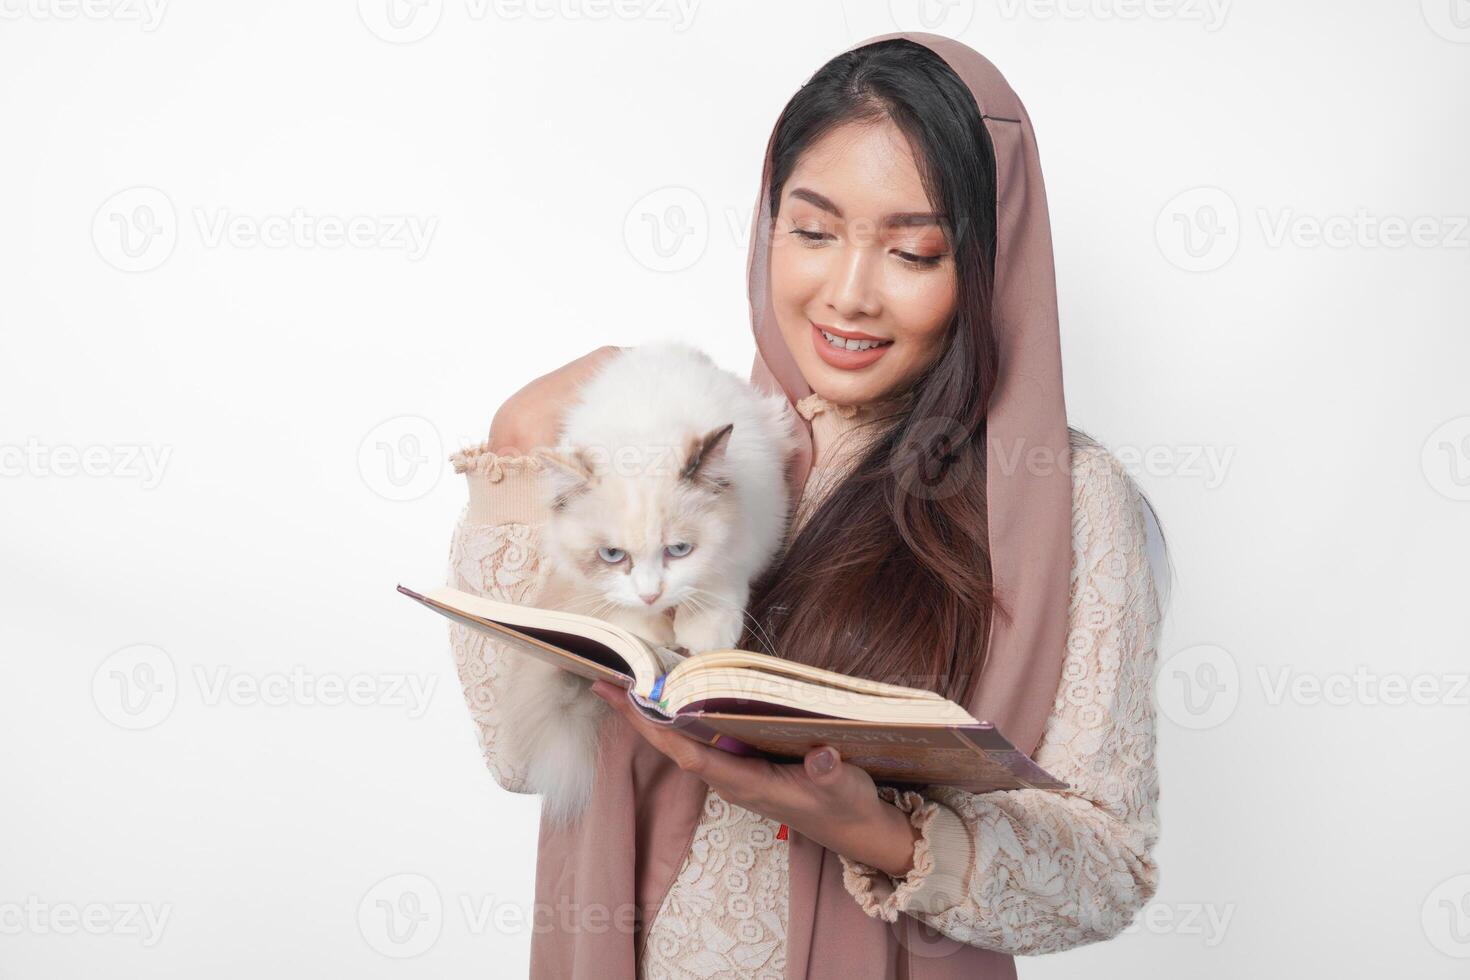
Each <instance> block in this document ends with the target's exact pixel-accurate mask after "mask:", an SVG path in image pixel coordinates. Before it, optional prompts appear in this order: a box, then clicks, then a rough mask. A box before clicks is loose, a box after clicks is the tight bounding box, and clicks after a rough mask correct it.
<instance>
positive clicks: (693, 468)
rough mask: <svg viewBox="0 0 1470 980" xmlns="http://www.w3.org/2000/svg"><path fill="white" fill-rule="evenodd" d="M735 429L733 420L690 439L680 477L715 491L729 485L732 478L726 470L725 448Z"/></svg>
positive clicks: (717, 491)
mask: <svg viewBox="0 0 1470 980" xmlns="http://www.w3.org/2000/svg"><path fill="white" fill-rule="evenodd" d="M734 430H735V423H733V422H731V423H730V424H728V425H724V426H721V427H720V428H718V429H712V430H710V431H709V432H706V433H705V434H704V435H702V436H695V437H693V438H692V439H690V440H689V446H688V448H687V449H686V450H685V453H684V466H683V468H681V469H680V471H679V479H681V480H687V481H688V482H690V483H697V484H700V485H702V486H705V487H707V488H709V489H711V490H713V491H714V492H715V493H719V492H720V491H721V490H724V489H726V488H727V487H729V486H730V479H729V477H728V476H727V474H726V471H725V449H726V448H727V447H728V446H729V444H730V433H731V432H733V431H734Z"/></svg>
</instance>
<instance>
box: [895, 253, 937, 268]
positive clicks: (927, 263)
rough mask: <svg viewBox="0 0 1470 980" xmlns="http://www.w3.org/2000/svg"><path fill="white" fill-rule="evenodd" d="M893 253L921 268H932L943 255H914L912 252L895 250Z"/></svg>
mask: <svg viewBox="0 0 1470 980" xmlns="http://www.w3.org/2000/svg"><path fill="white" fill-rule="evenodd" d="M893 254H895V255H897V256H898V257H899V258H901V259H903V260H904V261H905V262H907V263H908V264H909V265H916V266H918V267H919V268H921V269H932V268H934V267H935V266H936V265H938V264H939V263H940V262H942V261H944V255H943V254H940V255H915V254H913V253H912V252H899V251H895V252H894V253H893Z"/></svg>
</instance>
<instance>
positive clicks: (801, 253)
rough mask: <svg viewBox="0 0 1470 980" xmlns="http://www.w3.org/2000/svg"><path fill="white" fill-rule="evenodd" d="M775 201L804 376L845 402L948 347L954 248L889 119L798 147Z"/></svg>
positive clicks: (789, 323) (775, 254) (783, 289)
mask: <svg viewBox="0 0 1470 980" xmlns="http://www.w3.org/2000/svg"><path fill="white" fill-rule="evenodd" d="M779 207H780V210H779V211H778V213H777V215H776V223H775V229H774V230H773V233H772V237H771V298H772V303H773V304H774V306H775V311H776V322H777V324H778V326H779V327H780V329H781V336H782V337H783V338H784V339H785V341H786V345H787V347H789V348H790V349H791V352H792V354H793V355H794V356H795V358H796V363H797V366H798V367H800V368H801V373H802V375H803V376H804V377H805V378H806V381H807V384H809V385H810V386H811V388H812V390H813V391H815V392H816V393H817V394H819V395H821V396H822V397H823V398H826V399H827V400H828V401H832V402H836V403H838V404H846V405H861V404H866V403H869V402H874V401H880V400H882V399H884V398H886V397H888V396H890V395H893V394H896V393H897V392H898V391H899V390H900V389H901V388H903V387H904V386H905V385H907V384H908V383H909V382H911V381H913V380H914V379H915V378H916V377H918V375H919V374H920V373H922V372H923V371H924V369H925V368H927V367H928V366H929V365H930V364H931V363H933V362H934V360H935V359H936V358H937V357H938V356H939V354H940V352H941V351H942V350H943V349H944V342H945V338H946V336H947V327H948V326H949V321H950V317H951V316H952V315H953V313H954V308H955V302H956V297H955V281H956V280H955V267H954V256H953V255H952V254H951V252H950V245H949V242H948V241H947V240H946V238H945V235H944V232H943V230H942V229H941V226H940V224H939V221H938V219H937V218H936V216H935V215H934V214H933V213H932V211H933V207H932V205H931V204H930V202H929V198H928V196H927V195H926V194H925V193H924V186H923V183H922V181H921V180H920V178H919V170H918V167H917V166H916V165H915V163H914V158H913V155H912V153H911V152H910V150H909V146H908V141H907V140H906V139H905V138H904V136H903V133H902V132H901V131H900V130H899V129H898V127H897V126H895V125H894V124H893V123H892V122H890V121H887V120H885V121H884V122H882V123H850V124H848V125H844V126H840V127H838V128H837V129H834V130H833V131H832V132H830V133H828V134H827V135H826V136H824V137H823V138H822V139H820V140H818V141H817V142H815V143H813V144H812V145H811V146H809V147H808V148H807V149H806V151H805V152H804V153H803V154H802V155H801V157H800V158H799V160H798V161H797V164H796V167H795V169H793V170H792V172H791V176H790V177H789V178H788V179H787V181H786V186H785V187H784V188H783V189H782V191H781V200H780V202H779ZM827 335H833V336H834V337H835V338H842V339H841V340H838V341H837V343H834V341H833V340H832V339H829V338H828V336H827ZM872 341H876V342H877V346H872V347H868V349H865V350H855V349H853V348H855V347H864V346H867V344H868V343H869V342H872ZM838 343H840V344H841V345H842V346H841V347H840V348H839V347H838V346H837V344H838Z"/></svg>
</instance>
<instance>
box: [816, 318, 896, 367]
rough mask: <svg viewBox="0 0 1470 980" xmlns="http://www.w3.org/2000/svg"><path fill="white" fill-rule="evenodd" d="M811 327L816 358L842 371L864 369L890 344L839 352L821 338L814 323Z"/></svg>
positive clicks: (820, 331)
mask: <svg viewBox="0 0 1470 980" xmlns="http://www.w3.org/2000/svg"><path fill="white" fill-rule="evenodd" d="M808 322H810V321H808ZM811 327H812V346H813V347H815V348H816V349H817V356H818V357H820V358H821V359H822V360H824V361H826V362H827V363H828V364H830V365H832V366H833V367H835V368H840V369H841V370H843V371H856V370H857V369H858V368H865V367H867V366H868V365H869V364H872V363H873V362H874V361H876V360H877V359H878V358H880V357H882V356H883V355H884V354H885V353H887V352H888V348H890V347H892V346H893V344H892V343H887V344H884V345H883V346H881V347H869V348H868V349H867V350H839V349H838V348H836V347H833V346H832V345H831V344H829V343H827V338H826V337H823V336H822V330H821V328H820V327H818V326H817V325H816V324H815V323H813V324H812V325H811Z"/></svg>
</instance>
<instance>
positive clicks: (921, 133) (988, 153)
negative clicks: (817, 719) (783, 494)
mask: <svg viewBox="0 0 1470 980" xmlns="http://www.w3.org/2000/svg"><path fill="white" fill-rule="evenodd" d="M982 108H983V110H984V111H982ZM1002 205H1003V206H1002ZM1002 214H1003V215H1004V219H1005V220H1004V221H1002V220H1001V216H1002ZM751 243H752V244H751V256H750V263H749V267H748V274H749V285H750V300H751V309H752V314H753V320H754V322H753V326H754V330H755V338H756V343H757V348H758V354H757V358H756V363H755V370H754V372H753V375H752V380H753V381H755V382H757V383H758V384H760V385H761V386H763V387H765V388H767V389H768V390H773V391H781V392H783V393H784V395H785V396H786V397H787V398H788V399H789V400H790V401H791V403H792V404H793V405H794V406H795V408H796V410H797V413H798V414H799V415H800V417H801V419H802V420H804V424H805V427H804V429H803V432H802V433H801V435H802V436H804V437H808V438H805V439H804V440H803V442H804V447H803V448H804V449H806V450H809V451H810V454H809V456H807V455H802V456H799V457H798V459H797V465H796V466H795V467H794V468H793V471H792V482H793V490H795V491H797V498H796V499H797V511H796V517H795V519H794V522H793V525H792V527H791V529H790V530H789V532H788V534H787V535H786V540H785V541H784V542H783V544H784V548H782V549H781V551H780V553H779V554H778V556H777V558H776V560H775V562H774V564H773V565H772V567H770V568H769V569H768V570H767V571H766V572H765V574H764V575H762V576H761V578H760V579H759V580H758V581H757V583H756V584H755V586H754V589H753V592H752V597H751V601H750V605H749V610H748V612H749V618H748V622H747V625H746V628H745V632H744V634H743V635H742V636H741V637H740V641H739V643H738V644H737V645H738V646H740V647H743V648H745V649H749V650H758V651H765V652H769V653H772V654H774V655H777V656H780V657H784V658H786V659H788V660H793V661H798V662H802V663H807V664H812V665H815V666H819V667H825V668H828V669H831V670H834V671H837V672H840V673H844V674H848V675H853V676H861V677H868V678H872V679H876V680H884V681H891V682H897V683H902V684H908V685H910V686H916V687H925V688H929V689H930V690H933V691H936V692H938V693H940V694H942V695H944V696H946V697H949V698H950V699H952V700H954V701H957V702H959V703H961V704H964V705H965V706H966V707H967V709H968V710H969V711H970V713H971V714H972V715H974V716H975V717H977V718H984V719H986V720H987V721H990V722H993V723H995V724H997V725H998V726H999V727H1000V728H1001V729H1002V730H1003V731H1005V732H1006V733H1007V734H1008V735H1010V736H1011V737H1012V741H1013V742H1014V743H1015V744H1016V745H1017V746H1018V747H1020V748H1021V749H1022V750H1023V751H1027V752H1034V757H1035V758H1036V760H1037V762H1038V763H1040V764H1042V765H1043V766H1044V767H1046V768H1047V769H1048V770H1049V771H1051V772H1053V773H1054V774H1056V775H1058V776H1059V778H1061V779H1064V780H1066V781H1067V782H1069V783H1071V784H1072V786H1073V787H1074V791H1073V792H1072V793H1070V794H1067V795H1061V794H1056V793H1052V792H1049V791H1046V790H1039V789H1037V790H1019V791H1007V792H998V793H986V794H972V793H966V792H962V791H958V790H954V789H953V788H950V787H943V786H925V787H918V788H907V789H900V788H899V787H895V786H883V787H878V786H875V785H874V783H873V781H872V780H871V779H870V778H869V777H868V776H867V775H866V774H865V773H864V772H863V771H862V770H861V769H859V768H857V767H856V766H853V765H851V764H849V763H847V762H844V761H843V760H841V759H840V758H837V757H836V754H835V753H834V752H833V751H832V750H831V749H830V747H821V746H814V747H813V748H812V749H811V751H809V752H808V753H807V755H806V757H805V758H804V759H803V760H801V761H798V762H794V763H788V764H773V763H769V762H765V761H763V760H753V759H742V758H736V757H733V756H728V755H726V754H725V753H722V752H720V751H718V750H716V749H713V748H710V747H708V746H703V745H699V744H696V743H695V742H693V741H691V740H688V739H685V738H682V737H679V736H671V735H670V734H669V733H668V732H666V731H662V730H660V729H658V728H657V727H656V726H653V725H651V724H648V723H646V722H645V721H644V720H643V719H641V718H640V717H638V716H636V715H635V714H633V713H630V712H627V711H624V710H622V709H623V708H624V707H625V704H626V702H625V701H624V700H623V699H621V698H614V699H613V706H614V708H615V709H618V712H619V713H618V714H616V715H614V716H613V717H612V718H611V719H610V723H609V724H606V725H604V726H603V727H602V728H601V729H600V730H599V732H598V737H599V741H600V745H599V749H598V769H599V772H598V777H597V783H596V786H595V788H594V789H593V792H592V796H591V798H590V800H589V803H588V810H587V811H586V813H585V815H584V816H583V818H582V820H581V821H580V823H578V824H577V825H575V826H571V827H563V826H558V825H556V824H555V823H554V821H550V820H548V819H547V811H546V809H545V808H544V807H543V820H542V825H541V838H540V842H539V855H538V866H537V867H538V871H537V901H538V903H548V904H550V903H561V902H564V901H571V902H572V903H573V904H574V906H575V907H578V908H587V907H593V908H601V909H615V908H619V907H621V906H622V905H623V904H625V903H628V902H631V903H634V904H635V905H636V906H637V907H638V911H639V913H640V915H639V916H638V917H637V920H636V923H635V925H634V926H633V928H632V929H631V934H630V933H629V931H623V932H621V933H613V934H608V933H607V932H606V931H603V932H600V933H593V932H592V931H590V930H581V929H566V930H559V931H557V932H556V933H555V934H546V935H538V937H537V938H536V940H535V945H534V946H533V953H532V964H533V973H534V974H535V975H537V976H546V977H552V976H556V977H564V976H571V977H594V976H595V977H598V978H602V977H606V976H618V977H622V978H631V977H633V976H635V975H636V976H644V977H650V978H652V977H665V976H700V977H706V978H710V977H731V978H734V977H762V978H771V980H774V978H777V977H800V976H840V975H851V976H863V977H868V976H875V977H876V976H884V977H894V978H896V977H898V976H904V977H907V978H911V980H917V978H931V980H939V978H944V980H949V978H956V980H957V978H959V977H965V978H975V977H989V978H995V980H1003V978H1013V977H1014V976H1015V972H1014V967H1013V965H1012V963H1011V960H1010V958H1009V954H1019V953H1038V952H1047V951H1052V950H1060V949H1066V948H1070V947H1073V946H1077V945H1081V944H1082V943H1087V942H1095V941H1098V940H1101V939H1106V938H1108V937H1110V936H1112V935H1115V934H1116V933H1118V932H1119V931H1120V930H1121V929H1122V928H1123V927H1124V926H1125V925H1126V924H1127V923H1128V921H1129V920H1130V918H1131V917H1132V915H1133V914H1134V912H1135V911H1136V910H1137V909H1138V908H1139V907H1140V906H1141V905H1142V904H1143V902H1144V901H1146V900H1147V899H1148V897H1149V896H1151V895H1152V894H1153V892H1154V889H1155V888H1156V886H1157V869H1156V867H1155V865H1154V862H1153V859H1152V855H1151V852H1152V848H1153V845H1154V842H1155V841H1156V839H1157V834H1158V829H1157V828H1158V824H1157V816H1156V801H1157V779H1156V777H1155V770H1154V759H1153V738H1154V735H1153V711H1152V705H1151V702H1150V691H1151V688H1150V677H1151V672H1152V669H1153V666H1154V658H1155V633H1156V629H1157V625H1158V622H1159V614H1160V610H1159V605H1158V600H1157V596H1156V594H1155V591H1154V586H1153V580H1152V578H1151V575H1150V567H1149V562H1148V559H1147V557H1146V547H1147V546H1146V538H1147V535H1146V531H1145V527H1146V517H1145V515H1146V513H1147V510H1148V509H1147V506H1146V502H1145V501H1144V500H1143V498H1142V495H1141V494H1140V493H1139V492H1138V489H1137V487H1136V485H1135V484H1134V483H1133V482H1132V480H1131V479H1130V478H1129V477H1128V476H1127V474H1126V472H1125V471H1124V470H1123V469H1122V468H1121V466H1119V465H1118V464H1117V462H1116V460H1114V459H1113V457H1112V456H1111V455H1110V454H1109V453H1108V452H1107V450H1105V449H1103V448H1102V447H1101V446H1100V445H1099V444H1098V443H1097V442H1095V441H1093V440H1091V439H1089V438H1088V437H1086V436H1084V435H1082V434H1081V433H1079V432H1076V431H1069V428H1068V426H1067V420H1066V413H1065V406H1064V404H1063V397H1062V386H1061V359H1060V349H1059V338H1058V324H1057V319H1056V295H1055V284H1054V281H1053V279H1052V256H1051V237H1050V229H1049V227H1048V223H1047V211H1046V202H1045V196H1044V190H1043V185H1042V181H1041V175H1040V169H1039V164H1038V162H1037V160H1036V149H1035V143H1034V139H1033V137H1032V135H1031V132H1030V125H1029V120H1028V119H1027V117H1026V113H1025V110H1024V108H1022V106H1021V104H1020V101H1019V100H1018V99H1017V98H1016V96H1015V94H1014V93H1013V92H1012V91H1011V90H1010V88H1009V86H1008V85H1007V84H1006V82H1005V80H1004V79H1003V78H1002V77H1001V76H1000V73H999V72H998V71H996V70H995V68H994V66H992V65H990V63H989V62H987V61H986V60H985V59H983V58H981V57H980V56H979V55H978V54H976V53H975V52H974V51H971V50H970V49H969V48H966V47H965V46H964V45H962V44H959V43H957V42H954V41H950V40H948V39H944V38H939V37H935V36H933V35H903V36H898V37H888V38H879V39H876V40H875V41H874V42H871V43H866V44H863V45H859V46H858V47H857V48H855V49H853V50H851V51H848V52H845V53H843V54H841V55H839V56H837V57H836V58H833V59H832V60H831V61H829V62H828V63H827V64H826V65H824V66H823V67H822V68H821V69H820V70H819V71H818V72H817V73H816V74H815V75H813V76H812V78H811V79H810V80H809V81H808V82H807V83H806V84H805V85H804V86H802V88H801V90H800V91H799V92H797V93H796V95H795V96H793V98H792V99H791V100H790V102H789V103H788V104H787V106H786V108H785V109H784V110H783V112H782V113H781V116H780V118H779V119H778V120H777V123H776V127H775V130H774V132H773V133H772V135H771V138H770V141H769V142H768V144H767V155H766V160H765V166H764V169H763V174H762V184H761V189H760V193H759V197H758V209H757V215H756V218H755V225H754V234H753V235H752V239H751ZM1003 259H1004V261H1002V260H1003ZM599 356H605V352H604V354H603V355H597V354H594V355H589V358H590V359H591V360H592V361H595V360H597V359H598V357H599ZM588 363H589V359H583V360H582V361H578V362H573V363H572V364H570V365H568V366H567V367H566V368H564V369H562V370H561V371H559V372H554V373H553V374H552V375H549V376H547V377H546V378H543V379H539V380H538V381H536V382H533V383H532V384H531V385H529V386H527V388H526V389H525V390H524V391H523V392H522V393H519V394H517V395H516V396H514V397H513V398H512V399H511V402H509V403H507V406H506V407H503V408H502V409H501V411H500V412H498V413H497V415H496V419H495V425H494V426H493V427H492V432H491V439H490V442H489V444H487V445H485V446H482V447H478V448H476V449H474V450H470V451H468V452H466V453H464V454H461V455H460V456H459V457H457V458H456V465H457V468H459V469H461V470H462V471H463V472H465V473H467V474H468V475H469V476H470V478H471V502H470V506H469V507H468V508H467V510H466V513H465V518H464V520H463V521H462V523H461V527H460V528H459V529H458V531H457V533H456V538H455V543H454V553H453V559H452V575H451V583H450V584H452V585H455V586H457V587H459V588H464V589H466V590H468V591H475V592H482V593H486V594H490V595H492V596H495V597H497V598H502V599H507V600H509V601H514V602H525V603H531V604H535V602H536V600H537V597H538V594H537V588H538V585H539V583H540V581H541V578H542V576H541V574H540V568H539V566H540V564H541V555H542V552H543V551H544V548H545V541H544V540H543V537H542V534H541V530H540V525H541V524H542V523H543V522H544V520H545V517H546V514H545V511H544V508H540V507H539V506H538V504H537V503H536V501H535V492H534V477H535V472H534V471H535V468H536V464H535V463H534V462H532V461H529V460H528V458H527V457H524V456H519V455H517V454H516V453H515V452H514V450H515V449H516V448H517V447H519V448H521V449H525V448H529V447H530V445H531V444H532V443H533V442H534V439H535V436H534V435H533V434H534V433H535V432H536V431H537V429H538V427H545V426H546V425H547V423H548V420H553V419H556V418H558V417H561V416H563V415H564V412H565V408H566V395H567V393H568V392H569V391H571V390H572V389H574V388H575V380H574V379H576V378H579V377H584V376H585V372H586V370H587V366H588ZM1016 378H1019V379H1020V380H1021V381H1022V382H1023V383H1014V382H1012V379H1016ZM1007 382H1012V383H1009V384H1008V383H1007ZM1018 454H1019V455H1018ZM1018 459H1020V460H1022V463H1021V465H1018V464H1017V460H1018ZM609 557H610V558H611V557H620V556H609ZM451 629H452V635H453V642H454V648H455V658H456V662H457V664H458V665H459V666H460V669H461V678H462V679H463V680H464V682H465V692H466V696H467V697H468V698H469V701H470V704H471V705H472V706H473V708H474V711H475V716H476V720H477V722H478V723H479V725H480V732H481V735H482V739H483V744H484V747H485V752H486V761H487V762H488V763H489V765H490V767H491V769H492V771H494V772H495V774H496V776H497V778H498V779H500V781H501V783H502V785H505V786H507V787H508V788H511V789H516V790H520V791H525V790H526V789H527V784H526V782H525V778H524V777H525V772H526V764H525V759H524V758H521V757H517V753H516V752H515V750H514V743H515V740H514V739H513V738H508V737H504V736H503V733H502V732H501V731H500V728H501V726H502V724H503V723H504V722H505V720H506V719H507V718H508V717H510V715H512V714H513V712H512V711H511V710H510V708H509V707H508V705H509V704H510V703H511V702H513V700H514V699H515V698H516V697H517V692H516V691H515V690H514V689H513V687H512V686H511V685H508V684H507V682H506V680H505V677H506V670H505V668H504V665H503V664H501V663H500V662H499V658H500V654H499V652H498V651H496V650H494V649H493V648H492V647H491V646H489V645H488V644H487V643H486V641H485V639H484V638H483V637H478V636H476V635H471V634H470V633H469V632H468V631H465V630H463V629H457V628H454V627H452V628H451ZM915 950H920V951H922V952H920V953H916V952H914V951H915ZM936 954H938V955H936Z"/></svg>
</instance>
